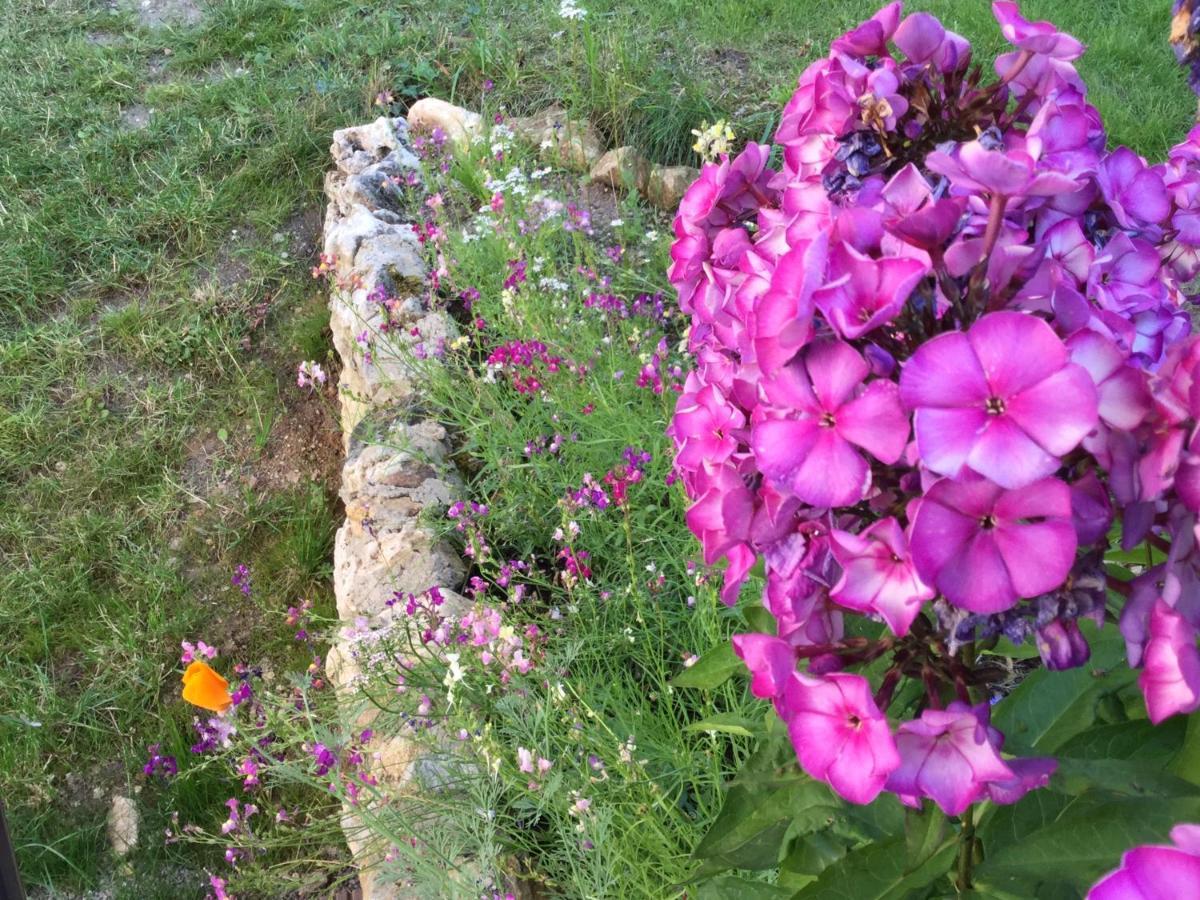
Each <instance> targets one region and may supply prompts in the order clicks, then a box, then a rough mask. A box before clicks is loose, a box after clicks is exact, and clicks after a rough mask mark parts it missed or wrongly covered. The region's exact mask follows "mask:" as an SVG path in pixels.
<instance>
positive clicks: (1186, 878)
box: [1087, 825, 1200, 900]
mask: <svg viewBox="0 0 1200 900" xmlns="http://www.w3.org/2000/svg"><path fill="white" fill-rule="evenodd" d="M1171 840H1172V841H1173V842H1174V844H1175V845H1174V846H1173V847H1168V846H1157V845H1147V846H1142V847H1134V848H1133V849H1132V850H1128V851H1126V852H1125V855H1124V856H1122V857H1121V867H1120V868H1119V869H1117V870H1116V871H1115V872H1111V873H1109V874H1108V875H1106V876H1105V877H1104V878H1102V879H1100V881H1098V882H1097V883H1096V885H1095V886H1094V887H1093V888H1092V889H1091V890H1090V891H1089V892H1088V895H1087V900H1180V898H1183V897H1200V825H1176V826H1175V827H1174V828H1172V829H1171Z"/></svg>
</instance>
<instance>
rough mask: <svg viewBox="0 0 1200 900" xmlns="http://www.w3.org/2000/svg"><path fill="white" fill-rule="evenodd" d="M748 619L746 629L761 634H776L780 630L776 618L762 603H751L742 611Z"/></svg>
mask: <svg viewBox="0 0 1200 900" xmlns="http://www.w3.org/2000/svg"><path fill="white" fill-rule="evenodd" d="M742 615H743V616H745V617H746V627H748V628H749V629H750V630H751V631H757V632H760V633H761V634H774V633H775V631H776V629H777V628H778V624H777V623H776V621H775V617H774V616H773V615H771V614H770V613H769V612H767V611H766V610H765V609H764V608H763V605H762V604H761V603H749V604H747V605H746V606H745V608H744V609H743V610H742Z"/></svg>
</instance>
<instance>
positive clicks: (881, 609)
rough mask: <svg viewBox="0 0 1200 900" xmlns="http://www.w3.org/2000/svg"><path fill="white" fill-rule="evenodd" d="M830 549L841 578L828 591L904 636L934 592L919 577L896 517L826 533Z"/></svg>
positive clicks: (837, 598)
mask: <svg viewBox="0 0 1200 900" xmlns="http://www.w3.org/2000/svg"><path fill="white" fill-rule="evenodd" d="M829 546H830V549H831V550H832V551H833V556H834V558H835V559H836V560H837V561H838V564H839V565H840V566H841V567H842V577H841V580H839V581H838V583H837V584H836V585H834V587H833V589H832V590H831V591H830V596H831V597H832V598H833V599H834V600H835V601H836V602H838V603H839V604H841V605H842V606H844V607H846V608H847V609H854V610H858V611H859V612H865V613H874V614H876V615H878V616H880V617H882V618H883V620H884V621H885V622H887V625H888V627H889V628H890V629H892V632H893V633H895V634H896V635H898V636H900V637H903V636H904V635H906V634H908V629H909V626H910V625H912V621H913V619H915V618H916V617H917V613H918V612H920V610H921V604H922V603H924V602H925V601H926V600H932V599H933V597H934V595H935V593H936V592H935V591H934V590H933V589H932V588H931V587H929V586H928V585H927V584H925V582H923V581H922V580H921V576H920V575H918V574H917V570H916V566H915V565H914V564H913V562H912V558H911V556H910V555H909V552H908V541H907V540H905V537H904V531H903V529H901V527H900V523H899V522H897V521H896V520H895V519H892V518H888V519H882V520H881V521H878V522H876V523H875V524H874V525H871V526H870V527H869V528H867V529H866V530H864V531H863V532H862V533H861V534H850V533H849V532H846V531H836V530H835V531H833V532H831V533H830V542H829Z"/></svg>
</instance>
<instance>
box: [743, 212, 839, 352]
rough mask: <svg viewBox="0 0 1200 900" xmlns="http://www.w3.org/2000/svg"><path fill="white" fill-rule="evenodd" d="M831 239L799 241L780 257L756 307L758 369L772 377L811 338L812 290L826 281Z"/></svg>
mask: <svg viewBox="0 0 1200 900" xmlns="http://www.w3.org/2000/svg"><path fill="white" fill-rule="evenodd" d="M828 244H829V240H828V238H827V237H826V236H825V235H824V234H822V235H820V236H819V237H816V238H813V239H812V240H811V241H797V242H796V244H795V245H794V246H793V247H792V249H791V250H789V251H788V252H787V253H785V254H784V255H783V256H782V257H780V259H779V262H778V263H777V264H776V267H775V272H774V274H773V275H772V277H771V283H770V288H769V289H768V290H767V291H766V292H765V293H764V294H763V296H762V297H761V298H760V299H759V301H758V303H757V304H756V307H755V310H754V317H753V321H752V323H751V326H750V328H751V335H752V337H753V340H754V351H755V354H756V356H757V358H758V365H759V368H760V369H762V371H763V374H766V375H770V374H772V373H774V372H776V371H777V370H778V369H780V368H781V367H782V366H784V365H786V364H787V363H788V361H789V360H791V359H792V357H794V356H795V355H796V352H797V351H798V350H799V349H800V348H801V347H803V346H804V344H805V343H806V342H807V341H808V339H809V337H811V335H812V317H813V301H812V295H813V291H814V290H815V289H816V288H817V286H818V285H819V284H820V283H821V282H822V281H823V280H824V275H825V266H826V258H827V248H828Z"/></svg>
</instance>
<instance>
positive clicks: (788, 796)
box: [692, 781, 829, 869]
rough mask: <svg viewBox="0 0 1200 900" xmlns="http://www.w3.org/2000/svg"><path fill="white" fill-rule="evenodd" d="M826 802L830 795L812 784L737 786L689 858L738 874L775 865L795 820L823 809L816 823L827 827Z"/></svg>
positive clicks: (825, 790)
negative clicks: (785, 837) (736, 869)
mask: <svg viewBox="0 0 1200 900" xmlns="http://www.w3.org/2000/svg"><path fill="white" fill-rule="evenodd" d="M828 803H829V794H828V790H827V789H825V786H824V785H822V784H819V783H817V782H812V781H806V782H795V783H793V784H789V785H787V786H785V787H779V788H775V789H768V790H756V789H751V788H746V787H736V786H735V787H733V788H731V789H730V790H729V793H728V794H727V795H726V797H725V805H724V806H723V807H721V812H720V814H719V815H718V816H717V818H716V821H714V822H713V824H712V826H711V827H710V828H709V830H708V833H707V834H705V835H704V837H703V838H701V840H700V843H699V844H697V845H696V849H695V850H693V851H692V856H693V857H695V858H696V859H702V860H712V861H715V862H718V863H721V864H723V865H725V866H726V867H729V868H738V869H761V868H770V867H772V866H775V865H778V863H779V859H780V856H781V855H782V849H783V843H784V836H785V835H786V834H787V832H788V830H789V829H790V828H791V827H792V821H793V819H794V817H795V816H797V815H798V814H801V813H803V812H804V811H805V810H808V809H810V808H813V807H818V808H820V809H821V810H822V813H821V816H820V818H819V820H818V821H819V822H822V823H823V822H827V821H828V818H829V814H828V811H827V804H828Z"/></svg>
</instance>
